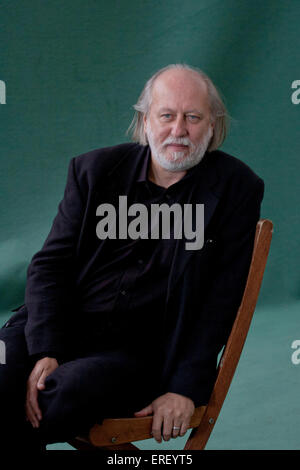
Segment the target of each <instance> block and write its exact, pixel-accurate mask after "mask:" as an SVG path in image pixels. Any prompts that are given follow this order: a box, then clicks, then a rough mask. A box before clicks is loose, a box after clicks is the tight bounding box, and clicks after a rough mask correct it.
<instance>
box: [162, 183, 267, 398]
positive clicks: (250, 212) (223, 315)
mask: <svg viewBox="0 0 300 470" xmlns="http://www.w3.org/2000/svg"><path fill="white" fill-rule="evenodd" d="M263 193H264V183H263V181H262V180H261V179H260V178H259V179H258V180H257V181H256V184H254V185H252V188H251V191H249V192H248V193H247V194H246V196H245V197H244V198H243V199H242V201H240V202H239V203H238V204H237V206H236V207H235V208H234V209H233V210H231V211H230V210H229V211H228V212H227V215H226V216H223V217H222V216H221V217H220V219H221V223H220V224H219V225H218V230H217V232H215V237H214V238H213V239H212V240H209V242H210V243H206V244H205V245H204V248H203V250H204V251H203V253H200V252H201V250H200V252H199V253H200V259H199V260H198V261H199V262H198V263H197V262H196V263H194V268H193V269H191V270H189V272H186V273H185V275H184V277H183V283H185V286H183V287H184V288H185V287H187V285H188V284H192V283H193V284H194V285H195V279H197V281H196V288H195V289H196V294H195V292H194V294H195V295H193V296H189V299H187V304H186V306H185V308H186V312H185V322H184V326H183V331H182V332H181V338H183V339H182V341H181V343H180V344H179V345H178V348H177V351H178V352H177V357H176V360H175V361H174V366H173V369H172V371H171V374H170V375H169V379H168V381H167V383H166V385H165V390H166V391H169V392H173V393H179V394H182V395H185V396H187V397H189V398H191V399H192V400H193V401H194V404H195V406H200V405H204V404H206V403H207V402H208V400H209V397H210V394H211V391H212V388H213V385H214V382H215V378H216V368H217V359H218V354H219V353H220V351H221V350H222V347H223V346H224V345H225V344H226V341H227V339H228V336H229V334H230V331H231V328H232V324H233V322H234V319H235V316H236V314H237V310H238V307H239V305H240V302H241V299H242V295H243V291H244V287H245V284H246V280H247V275H248V271H249V267H250V262H251V256H252V251H253V244H254V237H255V230H256V224H257V222H258V220H259V218H260V206H261V201H262V198H263ZM233 206H234V205H233ZM222 212H224V214H225V212H226V211H225V210H224V211H222ZM201 257H202V258H201ZM200 264H201V270H202V271H203V269H204V270H205V276H204V277H202V278H201V276H199V271H197V270H199V269H200V268H199V265H200ZM203 264H204V266H203ZM210 272H211V274H209V273H210ZM205 278H207V279H208V280H209V282H206V280H207V279H205ZM177 301H178V300H177Z"/></svg>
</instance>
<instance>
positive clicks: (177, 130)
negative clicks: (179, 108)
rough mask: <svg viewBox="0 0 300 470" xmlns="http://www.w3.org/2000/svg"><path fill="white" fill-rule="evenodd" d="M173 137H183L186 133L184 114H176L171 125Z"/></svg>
mask: <svg viewBox="0 0 300 470" xmlns="http://www.w3.org/2000/svg"><path fill="white" fill-rule="evenodd" d="M171 133H172V136H173V137H185V136H186V135H187V127H186V122H185V119H184V116H178V117H177V118H176V120H175V121H174V123H173V127H172V132H171Z"/></svg>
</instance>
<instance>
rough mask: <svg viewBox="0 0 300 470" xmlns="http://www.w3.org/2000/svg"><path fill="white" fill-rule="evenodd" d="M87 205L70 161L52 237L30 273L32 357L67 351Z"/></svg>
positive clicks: (28, 299) (35, 258)
mask: <svg viewBox="0 0 300 470" xmlns="http://www.w3.org/2000/svg"><path fill="white" fill-rule="evenodd" d="M83 214H84V201H83V196H82V194H81V192H80V188H79V185H78V181H77V178H76V171H75V158H73V159H72V160H71V161H70V164H69V168H68V176H67V183H66V187H65V191H64V197H63V199H62V201H61V202H60V204H59V206H58V212H57V215H56V217H55V219H54V221H53V224H52V228H51V230H50V233H49V235H48V237H47V239H46V241H45V243H44V245H43V247H42V249H41V250H40V251H38V252H37V253H36V254H35V255H34V256H33V258H32V260H31V263H30V265H29V267H28V270H27V283H26V289H25V305H26V307H27V310H28V321H27V324H26V326H25V337H26V341H27V347H28V351H29V355H35V354H43V353H44V352H47V351H51V352H52V353H53V354H56V355H58V356H59V355H60V354H61V353H63V351H64V347H65V346H64V341H65V333H66V328H67V321H68V318H69V315H70V311H71V305H72V298H73V296H74V278H75V254H76V246H77V241H78V237H79V233H80V229H81V224H82V219H83Z"/></svg>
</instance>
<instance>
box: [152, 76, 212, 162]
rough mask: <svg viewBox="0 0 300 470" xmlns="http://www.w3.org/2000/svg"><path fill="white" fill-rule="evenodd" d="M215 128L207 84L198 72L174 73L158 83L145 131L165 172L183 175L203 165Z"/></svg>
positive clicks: (158, 79) (153, 154) (153, 155)
mask: <svg viewBox="0 0 300 470" xmlns="http://www.w3.org/2000/svg"><path fill="white" fill-rule="evenodd" d="M213 126H214V124H213V123H212V122H211V116H210V108H209V99H208V95H207V89H206V84H205V82H204V81H202V80H201V79H200V78H199V77H198V76H197V75H196V74H195V73H194V72H191V71H188V70H175V69H173V70H172V69H171V70H168V71H166V72H164V73H163V74H162V75H161V76H159V77H158V78H157V79H156V81H155V83H154V86H153V90H152V102H151V106H150V111H149V112H148V115H147V116H145V117H144V128H145V133H146V134H147V138H148V142H149V145H150V148H151V154H152V157H153V158H154V159H155V160H156V161H157V162H158V163H159V164H160V165H161V166H162V167H163V168H165V169H167V170H169V171H182V170H186V169H188V168H191V167H192V166H194V165H196V164H197V163H199V161H200V160H201V159H202V157H203V156H204V154H205V151H206V149H207V147H208V144H209V141H210V139H211V137H212V135H213Z"/></svg>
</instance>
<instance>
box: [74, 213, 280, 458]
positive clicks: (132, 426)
mask: <svg viewBox="0 0 300 470" xmlns="http://www.w3.org/2000/svg"><path fill="white" fill-rule="evenodd" d="M272 233H273V223H272V222H271V221H270V220H268V219H261V220H259V221H258V223H257V227H256V234H255V242H254V248H253V254H252V260H251V265H250V269H249V273H248V278H247V283H246V286H245V290H244V294H243V298H242V301H241V304H240V307H239V310H238V313H237V316H236V319H235V322H234V324H233V327H232V330H231V333H230V336H229V338H228V341H227V344H226V346H225V348H224V350H223V353H222V356H221V359H220V361H219V364H218V373H217V378H216V382H215V385H214V388H213V391H212V394H211V397H210V400H209V403H208V404H207V405H206V406H200V407H198V408H196V409H195V412H194V414H193V416H192V418H191V422H190V428H193V429H192V431H191V433H190V435H189V437H188V439H187V442H186V444H185V447H184V450H203V449H204V448H205V446H206V443H207V441H208V439H209V437H210V434H211V432H212V430H213V427H214V425H215V423H216V420H217V418H218V415H219V413H220V410H221V408H222V405H223V402H224V400H225V398H226V395H227V392H228V389H229V386H230V384H231V381H232V378H233V376H234V373H235V370H236V367H237V364H238V361H239V358H240V355H241V352H242V349H243V346H244V343H245V340H246V337H247V333H248V330H249V326H250V322H251V319H252V316H253V313H254V310H255V307H256V303H257V299H258V295H259V291H260V286H261V283H262V279H263V274H264V270H265V266H266V262H267V257H268V253H269V248H270V244H271V238H272ZM151 427H152V416H147V417H144V418H119V419H115V418H114V419H105V420H103V423H102V424H95V425H94V426H93V427H92V428H91V430H90V432H89V435H88V436H84V437H83V436H80V437H76V438H75V439H72V440H70V441H69V444H71V445H72V446H73V447H75V449H78V450H107V449H109V450H138V448H137V447H136V446H135V445H133V444H131V442H133V441H139V440H144V439H150V438H152V435H151V433H150V432H151Z"/></svg>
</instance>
